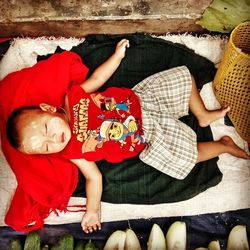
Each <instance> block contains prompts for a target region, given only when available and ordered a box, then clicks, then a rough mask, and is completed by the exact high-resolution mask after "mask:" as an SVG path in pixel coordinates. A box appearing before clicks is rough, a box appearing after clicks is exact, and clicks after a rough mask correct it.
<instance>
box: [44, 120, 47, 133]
mask: <svg viewBox="0 0 250 250" xmlns="http://www.w3.org/2000/svg"><path fill="white" fill-rule="evenodd" d="M44 126H45V134H47V132H48V127H47V124H46V123H45V125H44Z"/></svg>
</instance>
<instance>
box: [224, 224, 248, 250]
mask: <svg viewBox="0 0 250 250" xmlns="http://www.w3.org/2000/svg"><path fill="white" fill-rule="evenodd" d="M227 250H249V245H248V241H247V230H246V226H244V225H238V226H235V227H234V228H233V229H232V230H231V232H230V234H229V236H228V241H227Z"/></svg>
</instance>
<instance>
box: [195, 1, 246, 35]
mask: <svg viewBox="0 0 250 250" xmlns="http://www.w3.org/2000/svg"><path fill="white" fill-rule="evenodd" d="M249 20H250V1H249V0H237V1H235V0H214V1H213V2H212V3H211V5H210V6H209V7H207V8H206V10H205V12H204V13H203V16H202V17H201V19H199V20H198V21H196V23H197V24H199V25H201V26H202V27H203V28H205V29H207V30H210V31H217V32H221V33H230V32H231V31H232V30H233V29H234V28H235V27H236V26H237V25H238V24H240V23H243V22H245V21H249Z"/></svg>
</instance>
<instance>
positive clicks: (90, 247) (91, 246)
mask: <svg viewBox="0 0 250 250" xmlns="http://www.w3.org/2000/svg"><path fill="white" fill-rule="evenodd" d="M84 250H98V248H96V247H95V245H94V244H93V243H92V241H91V240H89V242H88V243H87V244H86V246H85V248H84Z"/></svg>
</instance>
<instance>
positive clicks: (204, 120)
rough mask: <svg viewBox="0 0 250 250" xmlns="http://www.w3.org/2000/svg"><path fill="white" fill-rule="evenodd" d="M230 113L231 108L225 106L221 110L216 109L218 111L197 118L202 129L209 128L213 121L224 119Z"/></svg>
mask: <svg viewBox="0 0 250 250" xmlns="http://www.w3.org/2000/svg"><path fill="white" fill-rule="evenodd" d="M228 111H230V107H229V106H225V107H223V108H221V109H216V110H208V111H207V112H206V113H204V114H203V115H201V116H199V117H197V119H198V122H199V125H200V126H201V127H207V126H208V125H210V124H211V123H212V122H213V121H215V120H217V119H219V118H222V117H224V116H225V115H226V114H227V112H228Z"/></svg>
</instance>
